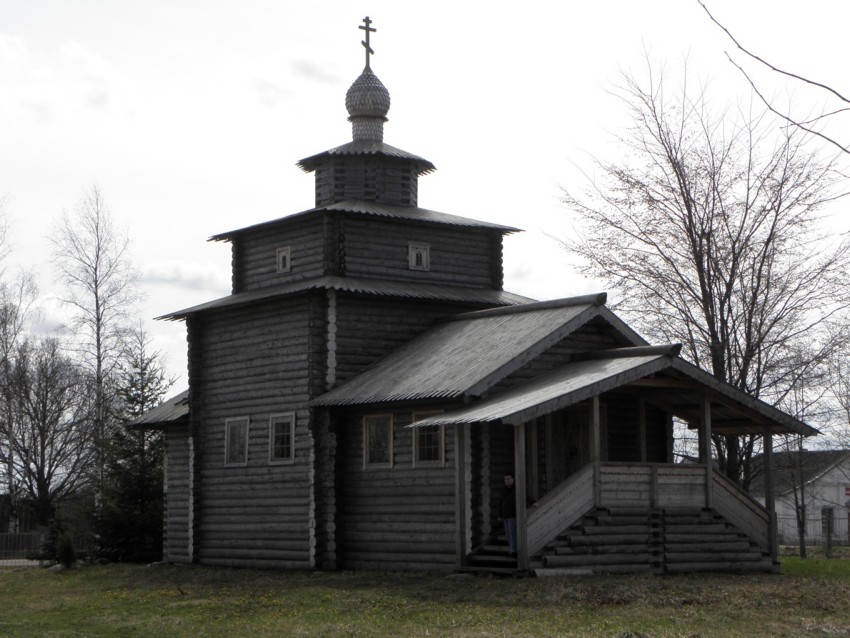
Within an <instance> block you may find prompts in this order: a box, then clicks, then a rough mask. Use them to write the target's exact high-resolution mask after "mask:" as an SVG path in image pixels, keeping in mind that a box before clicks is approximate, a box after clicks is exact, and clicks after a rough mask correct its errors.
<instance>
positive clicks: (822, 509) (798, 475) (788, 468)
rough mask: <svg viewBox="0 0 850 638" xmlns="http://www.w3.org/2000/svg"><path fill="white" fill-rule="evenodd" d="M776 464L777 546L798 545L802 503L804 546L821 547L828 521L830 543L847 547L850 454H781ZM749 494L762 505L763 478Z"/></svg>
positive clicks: (811, 451) (833, 452)
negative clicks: (830, 533)
mask: <svg viewBox="0 0 850 638" xmlns="http://www.w3.org/2000/svg"><path fill="white" fill-rule="evenodd" d="M758 460H759V461H760V459H758ZM775 463H776V477H775V483H774V484H775V486H776V517H777V521H778V532H779V543H780V544H783V545H795V544H797V542H798V533H797V508H798V507H799V506H800V504H802V503H805V518H806V542H807V543H811V544H823V543H824V542H825V540H826V534H827V530H828V529H829V525H830V521H831V525H832V539H833V543H836V544H842V545H847V544H850V537H848V528H849V527H850V526H849V525H848V520H850V451H848V450H802V451H799V450H797V451H791V452H783V453H780V454H776V460H775ZM758 467H760V463H759V464H758ZM750 491H751V492H752V494H753V496H755V498H756V499H757V500H758V501H759V502H760V503H762V504H764V483H763V476H761V475H760V476H757V477H756V478H755V479H754V480H753V484H752V487H751V490H750Z"/></svg>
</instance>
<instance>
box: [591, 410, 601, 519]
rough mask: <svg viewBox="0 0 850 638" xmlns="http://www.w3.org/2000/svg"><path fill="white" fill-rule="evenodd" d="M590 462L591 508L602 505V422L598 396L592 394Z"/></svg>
mask: <svg viewBox="0 0 850 638" xmlns="http://www.w3.org/2000/svg"><path fill="white" fill-rule="evenodd" d="M590 444H591V450H590V462H591V463H593V506H594V507H600V506H601V505H602V486H601V483H600V481H601V480H602V421H601V419H600V417H599V395H598V394H594V395H593V400H592V402H591V411H590Z"/></svg>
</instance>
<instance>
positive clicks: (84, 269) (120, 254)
mask: <svg viewBox="0 0 850 638" xmlns="http://www.w3.org/2000/svg"><path fill="white" fill-rule="evenodd" d="M51 241H52V243H53V263H54V265H55V267H56V269H57V271H58V273H59V280H60V281H61V282H62V283H63V284H64V285H65V287H66V294H65V296H64V297H62V301H63V303H65V304H66V305H67V306H69V307H70V308H71V309H72V311H73V326H74V328H75V329H76V335H77V341H76V346H75V347H76V348H77V349H78V351H79V354H80V355H81V359H82V361H83V362H84V364H85V365H86V366H87V367H88V368H89V369H90V371H91V374H92V376H93V378H94V383H95V398H96V401H95V411H94V425H95V447H96V451H97V455H98V458H99V461H98V463H97V467H98V472H99V473H100V474H101V477H100V478H101V479H102V472H103V463H102V455H101V451H100V450H101V448H102V444H103V442H104V441H105V437H106V434H107V427H108V419H109V406H108V397H107V393H106V384H107V380H108V379H109V377H110V376H111V375H112V374H113V372H114V371H115V367H116V365H117V361H118V359H119V356H120V354H121V351H122V349H123V346H124V340H125V337H126V335H127V334H128V326H129V325H130V319H129V318H130V316H131V311H132V309H133V307H134V304H135V303H136V302H137V301H138V299H139V293H138V289H137V286H136V284H137V280H138V275H137V273H136V271H135V269H134V268H133V266H132V264H131V262H130V259H129V256H128V252H127V251H128V246H129V239H128V238H127V237H126V236H123V235H121V234H120V233H119V232H118V230H117V229H116V226H115V223H114V221H113V219H112V217H111V215H110V213H109V209H108V207H107V205H106V202H105V201H104V199H103V196H102V195H101V193H100V191H99V190H98V188H97V187H96V186H93V187H92V188H91V190H90V191H89V192H87V193H86V194H85V196H84V197H83V198H82V200H81V201H80V202H79V204H78V205H77V207H76V209H75V211H74V213H73V214H70V215H69V214H67V213H66V214H65V215H64V216H63V217H62V220H61V222H60V223H59V225H58V226H57V228H56V229H55V232H54V233H53V235H52V237H51Z"/></svg>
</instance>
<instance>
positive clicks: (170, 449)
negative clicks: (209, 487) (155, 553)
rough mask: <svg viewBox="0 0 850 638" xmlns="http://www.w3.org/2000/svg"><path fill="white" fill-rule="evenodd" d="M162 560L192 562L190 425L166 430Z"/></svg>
mask: <svg viewBox="0 0 850 638" xmlns="http://www.w3.org/2000/svg"><path fill="white" fill-rule="evenodd" d="M164 474H165V476H164V479H165V480H164V490H165V511H164V512H163V551H162V554H163V560H165V561H166V562H172V563H190V562H192V552H191V547H192V542H191V534H192V515H193V511H192V498H191V491H192V489H191V488H192V442H191V439H190V437H189V427H188V425H178V426H174V427H169V428H166V430H165V468H164Z"/></svg>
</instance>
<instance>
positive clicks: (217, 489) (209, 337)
mask: <svg viewBox="0 0 850 638" xmlns="http://www.w3.org/2000/svg"><path fill="white" fill-rule="evenodd" d="M322 300H323V297H322V296H320V295H314V296H308V295H302V296H299V297H297V298H289V299H285V300H279V301H276V302H273V303H267V304H263V305H257V306H251V307H249V309H246V310H242V311H240V310H239V309H230V310H226V311H221V312H218V313H215V314H212V313H210V314H208V315H207V316H206V318H205V321H204V325H203V331H202V334H201V335H199V336H198V337H197V338H198V339H200V341H201V343H200V350H201V351H202V352H201V355H200V359H201V360H202V361H203V368H202V370H201V372H200V374H198V375H197V376H198V383H197V385H196V386H193V389H194V388H198V389H199V390H200V392H201V394H202V396H203V397H204V399H203V420H202V423H201V424H200V427H201V429H202V436H201V437H200V441H201V444H202V450H201V452H200V453H199V454H197V455H196V456H197V464H198V466H199V484H198V486H197V489H196V492H197V499H198V501H199V507H198V514H197V517H198V521H197V526H196V527H197V530H198V531H197V534H198V538H197V546H198V558H199V560H200V562H202V563H206V564H216V565H230V566H258V567H259V566H263V567H272V566H275V567H285V568H309V567H313V566H314V565H315V560H316V541H315V535H314V529H315V525H316V520H315V517H316V503H315V495H314V491H313V487H314V484H315V475H314V473H313V462H314V457H313V454H314V442H313V431H312V429H311V424H310V418H311V414H310V411H309V410H307V409H305V408H303V407H301V406H303V404H304V403H305V402H306V401H307V400H308V399H309V398H310V382H309V379H308V375H307V374H306V371H307V370H308V368H309V364H310V360H311V353H312V350H313V349H315V348H316V344H315V343H314V342H313V340H312V339H311V326H316V325H320V324H321V317H322V308H323V301H322ZM248 310H249V311H250V314H247V311H248ZM287 412H294V413H295V416H296V430H295V462H294V463H293V464H289V465H287V464H284V465H281V464H272V463H270V462H269V417H270V416H271V415H273V414H280V413H287ZM235 417H248V418H249V428H248V461H247V466H244V467H243V466H237V467H232V466H225V464H224V459H225V422H226V420H227V419H228V418H235Z"/></svg>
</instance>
